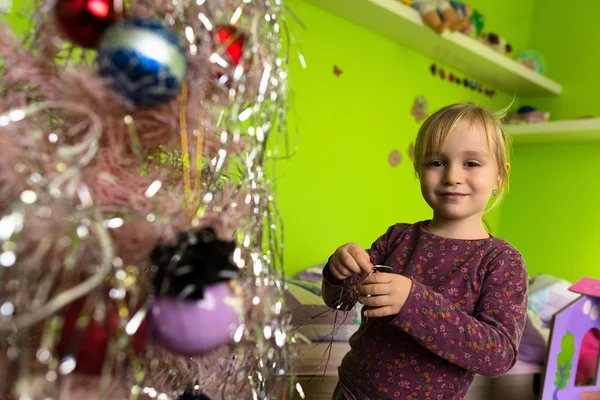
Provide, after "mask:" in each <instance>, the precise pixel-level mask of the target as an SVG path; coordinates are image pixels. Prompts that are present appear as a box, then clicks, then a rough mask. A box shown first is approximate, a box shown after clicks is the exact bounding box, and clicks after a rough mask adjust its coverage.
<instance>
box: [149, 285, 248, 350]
mask: <svg viewBox="0 0 600 400" xmlns="http://www.w3.org/2000/svg"><path fill="white" fill-rule="evenodd" d="M204 290H205V291H204V298H203V299H177V298H172V297H159V298H157V299H156V300H155V301H154V303H153V304H152V308H151V310H150V327H151V330H152V336H153V338H154V339H155V340H156V341H157V342H158V343H160V344H161V345H162V346H163V347H165V348H166V349H167V350H170V351H172V352H174V353H179V354H183V355H187V356H195V355H200V354H203V353H206V352H208V351H210V350H213V349H215V348H217V347H219V346H221V345H224V344H226V343H228V342H230V341H231V340H232V338H233V334H234V333H235V331H236V329H237V328H238V326H239V324H240V311H239V310H240V308H241V299H240V297H239V296H238V295H237V294H236V293H235V292H234V291H233V290H232V289H231V287H230V285H229V284H228V283H226V282H223V283H217V284H214V285H210V286H207V287H206V288H205V289H204Z"/></svg>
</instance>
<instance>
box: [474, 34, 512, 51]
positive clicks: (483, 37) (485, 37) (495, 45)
mask: <svg viewBox="0 0 600 400" xmlns="http://www.w3.org/2000/svg"><path fill="white" fill-rule="evenodd" d="M479 40H480V41H481V42H482V43H484V44H486V45H488V46H489V47H491V48H492V49H493V50H495V51H496V52H498V53H500V54H503V55H505V56H508V55H510V53H512V46H511V45H510V43H508V42H507V41H506V39H504V38H503V37H502V36H500V35H498V34H496V33H480V34H479Z"/></svg>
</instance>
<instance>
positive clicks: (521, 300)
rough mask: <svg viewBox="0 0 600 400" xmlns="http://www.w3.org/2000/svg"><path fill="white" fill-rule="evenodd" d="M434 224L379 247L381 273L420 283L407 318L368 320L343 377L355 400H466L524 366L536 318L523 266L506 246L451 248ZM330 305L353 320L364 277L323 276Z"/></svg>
mask: <svg viewBox="0 0 600 400" xmlns="http://www.w3.org/2000/svg"><path fill="white" fill-rule="evenodd" d="M427 225H428V221H424V222H419V223H416V224H413V225H408V224H396V225H394V226H392V227H390V228H389V229H388V231H387V232H386V233H385V234H384V235H383V236H382V237H380V238H379V239H377V241H375V243H374V244H373V246H372V247H371V249H370V250H369V254H370V256H371V262H372V263H373V264H379V265H387V266H390V267H392V268H393V273H397V274H402V275H405V276H407V277H409V278H411V279H412V281H413V285H412V290H411V292H410V295H409V297H408V300H407V301H406V304H405V305H404V307H403V308H402V310H401V311H400V313H399V314H397V315H394V316H389V317H383V318H367V319H366V318H365V317H364V316H363V317H362V323H361V325H360V328H359V329H358V331H357V332H356V333H355V334H354V335H353V336H352V337H351V338H350V346H351V350H350V352H348V354H346V356H345V357H344V359H343V361H342V364H341V366H340V368H339V377H340V383H341V384H342V385H343V387H344V389H346V391H347V392H349V394H351V395H352V397H351V398H356V399H360V400H364V399H370V400H373V399H379V398H384V399H419V400H429V399H436V400H437V399H444V400H449V399H457V400H458V399H463V398H464V396H465V395H466V393H467V389H468V388H469V385H470V384H471V382H472V381H473V378H474V376H475V374H480V375H485V376H498V375H502V374H504V373H505V372H507V371H508V370H510V369H511V368H512V366H513V365H514V364H515V362H516V361H517V350H518V346H519V342H520V340H521V335H522V333H523V329H524V326H525V316H526V311H527V279H528V278H527V271H526V269H525V264H524V262H523V257H522V256H521V254H520V253H519V251H517V250H516V249H515V248H514V247H512V246H511V245H510V244H509V243H507V242H506V241H504V240H502V239H499V238H495V237H490V238H488V239H482V240H461V239H448V238H443V237H440V236H437V235H434V234H432V233H431V232H429V231H427ZM323 276H324V279H323V299H324V300H325V303H326V304H327V305H328V306H329V307H331V308H337V307H338V306H340V309H342V310H349V309H351V308H352V307H353V306H354V305H355V304H356V300H357V293H356V290H355V285H356V284H357V281H358V277H357V276H356V277H354V278H348V279H346V280H344V281H339V280H337V279H335V278H334V277H333V276H332V275H331V272H330V271H329V267H328V266H325V269H324V271H323Z"/></svg>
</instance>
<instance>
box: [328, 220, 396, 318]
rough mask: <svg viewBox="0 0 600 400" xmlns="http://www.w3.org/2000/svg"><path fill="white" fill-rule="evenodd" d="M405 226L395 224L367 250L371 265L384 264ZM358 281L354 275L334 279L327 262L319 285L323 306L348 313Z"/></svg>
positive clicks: (358, 278) (354, 302) (353, 303)
mask: <svg viewBox="0 0 600 400" xmlns="http://www.w3.org/2000/svg"><path fill="white" fill-rule="evenodd" d="M406 227H407V225H406V224H396V225H393V226H391V227H389V228H388V230H387V231H386V232H385V234H383V235H382V236H380V237H379V238H378V239H377V240H375V242H373V244H372V245H371V248H370V249H368V250H367V253H369V258H370V260H371V264H373V265H377V264H383V263H385V260H386V257H387V254H388V253H389V251H390V246H391V245H393V244H394V243H395V241H396V240H397V239H398V237H399V236H400V234H401V233H402V232H403V231H404V230H405V229H406ZM359 281H360V276H359V275H354V276H352V277H349V278H347V279H345V280H343V281H341V280H339V279H336V278H335V277H334V276H333V275H332V274H331V271H330V270H329V261H328V262H327V264H325V267H324V268H323V283H322V285H321V289H322V296H323V300H324V301H325V304H326V305H327V306H328V307H329V308H333V309H338V310H341V311H348V310H350V309H352V307H354V305H355V304H356V302H357V300H358V292H357V291H356V286H357V285H358V283H359Z"/></svg>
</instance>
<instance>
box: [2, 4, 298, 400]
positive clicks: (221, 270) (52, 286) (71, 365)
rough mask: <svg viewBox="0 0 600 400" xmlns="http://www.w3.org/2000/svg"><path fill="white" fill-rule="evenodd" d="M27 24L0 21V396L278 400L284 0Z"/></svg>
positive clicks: (57, 12)
mask: <svg viewBox="0 0 600 400" xmlns="http://www.w3.org/2000/svg"><path fill="white" fill-rule="evenodd" d="M31 21H32V29H31V30H30V31H29V32H27V34H26V36H25V37H24V38H21V37H16V36H15V35H14V34H13V33H12V32H11V31H10V29H9V28H8V27H7V26H0V59H1V60H2V62H1V68H2V71H1V72H2V73H1V78H0V149H1V150H0V152H1V153H0V154H1V157H0V377H2V379H0V398H2V399H13V398H14V399H17V398H28V399H34V400H35V399H46V398H53V399H62V398H68V399H84V398H85V399H96V398H98V399H100V398H105V399H128V398H158V399H177V398H180V397H181V396H199V395H201V394H203V395H206V396H208V397H209V398H213V399H217V398H224V399H241V398H256V399H261V398H263V399H266V398H277V399H280V398H284V397H285V396H286V395H288V394H289V393H290V391H291V390H294V388H295V386H294V382H293V378H289V377H293V371H292V368H291V361H292V359H293V343H294V341H295V339H294V336H293V332H292V331H291V329H290V327H289V318H288V316H287V315H286V313H285V311H284V304H283V287H284V282H283V267H282V258H283V255H282V223H281V221H280V218H279V216H278V213H277V208H276V203H275V200H274V196H273V189H272V182H271V181H270V179H269V174H268V171H267V169H268V163H269V161H270V160H273V158H274V157H273V155H274V154H276V147H277V146H276V141H277V137H278V136H280V135H282V134H283V135H284V134H285V123H286V110H287V93H286V90H287V84H286V81H287V60H286V49H285V47H284V45H285V44H286V41H285V40H284V39H285V37H286V32H287V28H286V22H285V19H284V5H283V4H282V2H281V0H131V1H122V0H77V1H75V0H55V1H46V2H42V1H38V2H36V3H35V7H34V12H33V14H32V16H31ZM282 377H288V378H286V379H285V380H284V381H285V382H284V384H281V381H282V379H281V378H282Z"/></svg>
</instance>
